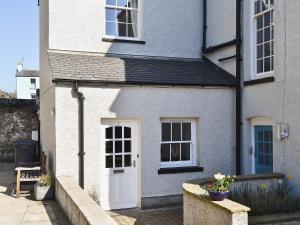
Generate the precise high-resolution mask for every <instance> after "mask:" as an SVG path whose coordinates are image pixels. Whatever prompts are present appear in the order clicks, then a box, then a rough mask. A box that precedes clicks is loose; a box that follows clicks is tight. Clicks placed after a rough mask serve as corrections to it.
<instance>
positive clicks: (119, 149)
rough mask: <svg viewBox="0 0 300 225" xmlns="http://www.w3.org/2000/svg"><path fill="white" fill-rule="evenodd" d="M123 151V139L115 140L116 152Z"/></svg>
mask: <svg viewBox="0 0 300 225" xmlns="http://www.w3.org/2000/svg"><path fill="white" fill-rule="evenodd" d="M121 152H122V141H116V142H115V153H121Z"/></svg>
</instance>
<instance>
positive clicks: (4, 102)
mask: <svg viewBox="0 0 300 225" xmlns="http://www.w3.org/2000/svg"><path fill="white" fill-rule="evenodd" d="M0 106H31V107H34V106H36V103H35V100H33V99H18V98H12V99H8V98H0Z"/></svg>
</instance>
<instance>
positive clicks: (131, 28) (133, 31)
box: [127, 24, 137, 37]
mask: <svg viewBox="0 0 300 225" xmlns="http://www.w3.org/2000/svg"><path fill="white" fill-rule="evenodd" d="M127 30H128V37H137V25H136V24H127Z"/></svg>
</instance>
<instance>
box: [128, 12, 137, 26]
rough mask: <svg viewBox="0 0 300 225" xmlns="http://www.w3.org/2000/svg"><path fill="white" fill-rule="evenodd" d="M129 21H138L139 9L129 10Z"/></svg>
mask: <svg viewBox="0 0 300 225" xmlns="http://www.w3.org/2000/svg"><path fill="white" fill-rule="evenodd" d="M127 19H128V20H127V23H137V11H136V10H128V18H127Z"/></svg>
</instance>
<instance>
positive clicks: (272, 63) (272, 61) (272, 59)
mask: <svg viewBox="0 0 300 225" xmlns="http://www.w3.org/2000/svg"><path fill="white" fill-rule="evenodd" d="M273 69H274V57H273V56H272V57H271V70H273Z"/></svg>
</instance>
